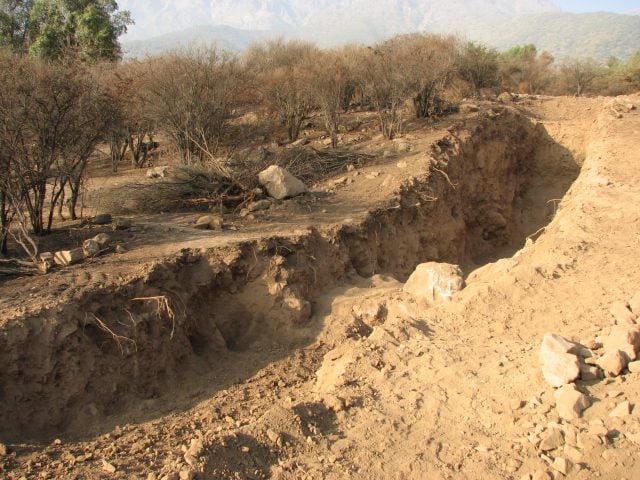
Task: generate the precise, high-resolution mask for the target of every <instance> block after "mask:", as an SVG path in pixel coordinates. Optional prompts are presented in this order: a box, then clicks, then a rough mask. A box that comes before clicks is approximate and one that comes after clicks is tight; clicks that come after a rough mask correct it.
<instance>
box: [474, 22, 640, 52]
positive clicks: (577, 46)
mask: <svg viewBox="0 0 640 480" xmlns="http://www.w3.org/2000/svg"><path fill="white" fill-rule="evenodd" d="M465 34H466V36H467V37H468V38H470V39H474V40H479V41H482V42H485V43H487V44H489V45H492V46H494V47H496V48H499V49H507V48H509V47H512V46H514V45H520V44H525V43H534V44H535V45H536V46H537V47H538V49H539V50H547V51H549V52H551V53H552V54H553V55H554V56H555V57H556V58H563V57H593V58H596V59H600V60H605V59H607V58H608V57H610V56H616V57H619V58H627V57H629V56H630V55H631V54H632V53H633V52H635V51H637V50H639V49H640V16H633V15H618V14H615V13H580V14H578V13H541V14H531V15H522V16H518V17H514V18H511V19H509V20H508V21H504V20H497V21H484V20H482V21H478V22H476V23H472V24H470V25H469V26H468V27H467V28H466V29H465Z"/></svg>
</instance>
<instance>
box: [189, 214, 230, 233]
mask: <svg viewBox="0 0 640 480" xmlns="http://www.w3.org/2000/svg"><path fill="white" fill-rule="evenodd" d="M223 225H224V221H223V220H222V217H221V216H219V215H204V216H202V217H200V218H198V220H196V224H195V228H197V229H198V230H222V227H223Z"/></svg>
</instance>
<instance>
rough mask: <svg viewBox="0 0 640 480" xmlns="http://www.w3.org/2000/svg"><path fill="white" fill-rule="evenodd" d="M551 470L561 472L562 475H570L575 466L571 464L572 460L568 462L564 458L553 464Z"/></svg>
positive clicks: (557, 459) (556, 460)
mask: <svg viewBox="0 0 640 480" xmlns="http://www.w3.org/2000/svg"><path fill="white" fill-rule="evenodd" d="M551 468H553V469H554V470H555V471H557V472H560V473H561V474H562V475H569V473H571V470H572V468H573V464H572V463H571V460H567V459H566V458H563V457H558V458H556V459H555V460H554V461H553V463H552V464H551Z"/></svg>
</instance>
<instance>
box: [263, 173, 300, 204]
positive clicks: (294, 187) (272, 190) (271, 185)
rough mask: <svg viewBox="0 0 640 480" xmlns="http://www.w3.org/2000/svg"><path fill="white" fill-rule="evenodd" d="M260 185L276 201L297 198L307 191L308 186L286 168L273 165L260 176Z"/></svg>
mask: <svg viewBox="0 0 640 480" xmlns="http://www.w3.org/2000/svg"><path fill="white" fill-rule="evenodd" d="M258 180H259V181H260V185H262V186H263V187H265V188H266V189H267V192H269V196H271V197H273V198H275V199H276V200H283V199H285V198H290V197H295V196H297V195H301V194H303V193H305V192H306V191H307V186H306V185H305V184H304V183H302V181H301V180H299V179H297V178H296V177H294V176H293V175H291V174H290V173H289V172H287V171H286V170H285V169H284V168H282V167H278V166H277V165H271V166H270V167H269V168H267V169H266V170H264V171H262V172H260V174H259V175H258Z"/></svg>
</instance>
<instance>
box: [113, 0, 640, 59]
mask: <svg viewBox="0 0 640 480" xmlns="http://www.w3.org/2000/svg"><path fill="white" fill-rule="evenodd" d="M121 3H122V8H127V4H128V3H129V4H134V3H135V5H136V10H135V11H134V15H138V17H137V18H136V20H137V21H139V19H143V20H142V21H143V22H146V24H154V23H157V22H161V21H162V18H165V16H167V15H168V16H170V17H171V18H172V19H173V23H172V25H173V26H174V27H176V28H178V27H179V26H180V25H190V26H188V27H187V28H183V29H181V30H179V31H177V32H171V33H168V32H167V33H162V32H163V28H164V27H163V28H160V27H158V28H157V29H156V30H155V31H157V32H160V34H159V35H157V36H155V37H153V38H151V39H146V40H132V39H131V37H127V38H125V40H124V41H123V48H124V51H125V52H126V55H127V56H128V57H142V56H145V55H156V54H161V53H163V52H165V51H168V50H175V49H180V48H185V47H188V46H190V45H196V46H199V45H203V44H210V43H216V44H217V45H218V46H219V47H221V48H224V49H228V50H235V51H242V50H244V49H246V48H247V47H248V46H249V45H250V44H251V43H252V42H254V41H257V40H263V39H266V38H270V37H275V36H283V37H287V38H302V39H306V40H310V41H313V42H315V43H316V44H318V45H319V46H321V47H325V48H326V47H334V46H338V45H341V44H345V43H357V44H373V43H376V42H378V41H381V40H384V39H387V38H390V37H392V36H394V35H397V34H402V33H411V32H434V33H446V34H450V33H451V34H458V35H459V36H461V37H463V38H466V39H468V40H473V41H479V42H482V43H486V44H487V45H490V46H492V47H495V48H498V49H507V48H510V47H512V46H514V45H520V44H523V43H533V44H535V45H536V46H537V47H538V48H539V50H541V51H542V50H547V51H550V52H551V53H552V54H553V55H555V56H556V57H557V58H563V57H567V56H573V57H594V58H596V59H600V60H604V59H606V58H608V57H609V56H618V57H621V58H625V57H628V56H629V55H631V54H632V53H633V52H634V51H635V50H637V49H638V47H639V46H640V16H634V15H630V14H626V15H625V14H614V13H581V14H578V13H568V12H562V11H560V10H559V9H558V8H557V7H556V6H555V4H553V3H552V2H549V1H546V0H520V1H512V2H507V1H504V0H496V1H490V0H472V1H468V2H461V1H460V0H451V1H449V2H447V4H444V5H443V4H442V2H437V1H434V0H375V1H373V2H371V3H368V2H366V1H365V0H301V1H293V0H284V1H277V0H236V1H235V2H234V1H231V0H220V1H217V2H212V1H211V0H194V1H193V2H190V3H189V5H190V7H189V8H186V7H184V3H183V2H170V1H168V0H147V1H144V0H135V1H134V0H124V1H121ZM365 3H367V5H368V7H367V8H364V4H365ZM233 5H235V6H236V7H235V9H233V8H232V7H233ZM482 6H484V8H481V7H482ZM252 9H254V10H252ZM231 10H233V11H231ZM452 11H455V12H456V14H455V15H453V14H452V13H451V12H452ZM135 12H137V13H135ZM478 12H480V13H478ZM514 12H518V14H514ZM195 18H197V19H198V20H197V22H198V23H197V25H193V26H191V24H192V23H194V22H196V20H194V19H195ZM212 19H213V20H212ZM215 21H218V23H217V24H215V23H212V22H215ZM207 22H209V23H207ZM243 26H244V27H245V28H243ZM250 26H252V27H254V28H248V27H250ZM151 30H153V29H151ZM134 38H135V37H134Z"/></svg>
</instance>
